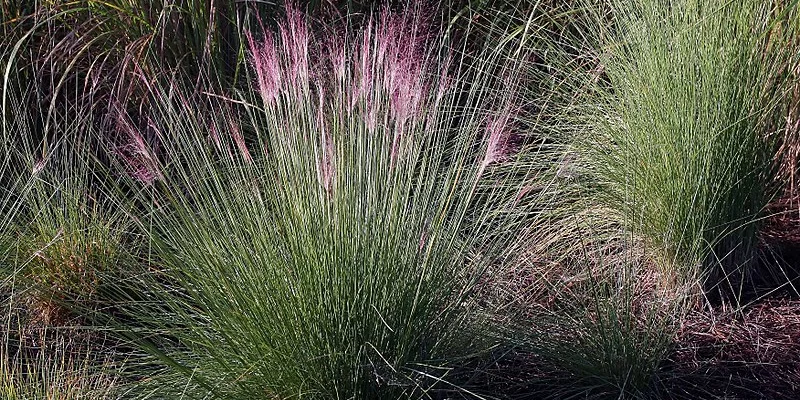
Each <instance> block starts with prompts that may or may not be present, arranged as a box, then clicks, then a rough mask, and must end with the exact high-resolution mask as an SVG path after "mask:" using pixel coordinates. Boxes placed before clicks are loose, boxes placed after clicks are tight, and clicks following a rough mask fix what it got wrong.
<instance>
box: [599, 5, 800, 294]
mask: <svg viewBox="0 0 800 400" xmlns="http://www.w3.org/2000/svg"><path fill="white" fill-rule="evenodd" d="M779 3H780V2H772V1H767V2H764V1H756V0H752V1H751V0H748V1H733V2H731V1H721V0H701V1H696V0H685V1H678V2H669V3H664V2H659V1H650V0H637V1H633V2H613V3H612V5H613V9H614V16H615V19H614V29H615V30H614V31H613V32H612V33H611V35H610V36H609V37H611V38H613V39H612V42H610V43H609V45H608V46H606V53H604V55H603V56H601V57H600V62H601V66H602V68H603V70H604V71H605V74H606V75H607V77H608V82H607V84H606V83H603V85H605V89H601V90H600V92H601V98H602V100H601V101H600V105H599V107H598V110H597V111H598V112H597V114H596V117H597V118H596V119H595V121H594V123H593V126H594V128H595V129H594V131H596V133H598V135H596V136H594V137H592V138H589V139H587V141H588V143H590V145H589V146H586V147H585V149H586V151H585V152H586V153H587V155H588V157H587V158H588V159H589V160H590V163H591V165H592V168H593V169H595V170H596V172H597V176H598V177H599V178H600V181H601V184H602V185H603V187H604V189H603V192H604V196H603V200H602V201H603V202H605V204H606V205H609V206H610V207H611V208H613V209H615V210H616V211H617V212H618V213H619V215H620V216H621V218H622V219H624V220H625V224H626V225H627V226H628V227H629V228H630V229H632V230H633V231H636V232H639V233H641V234H642V235H643V236H644V237H646V238H647V240H648V241H649V246H650V247H651V248H652V249H655V250H654V251H657V252H662V253H663V254H664V256H663V257H662V259H663V260H665V261H664V262H663V264H665V265H666V264H668V265H669V268H670V269H673V271H674V273H675V274H676V275H677V277H678V278H677V279H684V278H690V279H691V278H692V277H693V276H694V274H695V272H694V271H695V267H699V266H703V268H702V274H703V275H704V276H705V281H706V289H708V290H711V289H714V291H715V292H716V289H715V288H718V289H722V290H723V291H724V292H727V293H732V294H734V295H737V296H738V295H739V294H741V293H742V291H743V290H744V285H745V282H746V281H747V280H748V279H749V277H751V276H752V274H753V273H758V272H757V271H756V270H754V266H756V265H758V256H757V254H758V252H757V236H756V233H757V232H758V220H759V218H760V217H761V216H762V215H763V212H764V210H765V206H766V204H767V203H768V201H769V199H770V197H771V191H770V189H769V188H770V179H771V177H772V172H773V171H772V165H773V160H772V158H773V156H774V154H775V150H776V147H775V135H774V134H773V133H774V132H775V131H776V130H778V129H779V128H780V127H782V126H783V125H782V119H783V118H784V115H785V112H784V111H785V102H782V100H783V99H784V98H785V93H786V90H787V88H788V87H789V84H790V82H791V80H790V79H789V78H790V76H789V75H788V74H787V66H788V65H791V60H792V58H793V57H795V56H796V54H797V51H796V47H795V46H790V45H789V41H784V40H782V39H781V38H783V37H788V36H781V35H779V34H777V31H776V29H775V28H776V27H777V26H784V25H786V24H783V23H782V22H785V21H783V20H782V18H787V16H790V15H795V14H794V12H793V11H792V12H790V11H791V9H785V8H781V7H778V5H779ZM784 11H785V12H784ZM787 12H788V13H787ZM787 21H788V20H787ZM783 35H785V32H784V33H783Z"/></svg>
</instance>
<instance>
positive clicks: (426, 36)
mask: <svg viewBox="0 0 800 400" xmlns="http://www.w3.org/2000/svg"><path fill="white" fill-rule="evenodd" d="M420 15H421V14H420V12H419V11H407V12H406V13H404V14H395V13H391V12H388V11H384V12H381V13H378V14H374V15H372V16H368V17H366V18H365V21H363V22H362V25H361V26H362V28H360V29H353V30H348V31H347V32H346V33H344V34H340V35H338V36H337V35H332V34H326V32H324V31H320V30H319V29H312V27H311V23H310V22H309V19H308V17H307V16H305V15H303V14H302V13H300V12H299V11H297V10H296V9H294V8H291V7H289V8H288V9H287V15H286V18H285V19H284V20H282V21H281V22H280V23H279V24H278V29H277V30H276V31H275V32H267V33H265V34H264V35H263V37H260V36H258V35H256V34H252V35H250V36H249V37H248V46H249V50H250V54H251V55H250V57H251V64H252V77H251V81H252V83H253V87H250V88H246V89H244V90H243V91H242V92H241V94H240V95H239V96H236V97H237V98H236V99H230V98H228V99H224V98H223V97H225V96H216V95H214V96H200V95H197V94H194V95H189V94H187V93H188V91H187V90H184V89H182V88H181V87H180V85H177V84H176V85H172V86H167V85H155V86H153V91H154V98H156V100H157V101H156V102H155V104H157V107H156V108H154V109H153V113H152V120H153V126H155V127H157V131H158V134H157V135H156V137H155V139H154V141H157V142H158V145H157V146H155V145H152V144H150V146H149V147H148V148H149V149H150V150H147V149H141V151H140V152H147V153H148V154H147V156H146V157H145V158H146V159H148V160H155V161H157V162H156V163H155V164H152V165H150V167H149V168H151V169H153V171H150V172H149V173H148V176H154V177H157V179H155V180H152V181H149V182H146V183H141V182H140V184H142V187H144V189H143V190H142V191H141V194H142V195H145V194H147V195H149V196H150V197H147V196H143V197H142V203H143V204H145V203H144V202H145V201H148V200H149V202H150V207H151V212H150V213H148V214H147V215H146V216H144V217H142V219H141V221H142V225H143V227H147V228H148V229H151V232H152V235H151V236H152V240H153V250H154V259H153V262H154V267H158V268H159V269H160V270H161V271H162V272H160V273H158V274H156V275H151V277H156V278H157V279H158V283H155V284H153V283H152V282H150V283H148V282H145V284H146V285H147V286H148V287H150V288H151V289H152V290H151V292H152V293H151V294H148V295H146V296H144V298H148V299H151V300H153V302H149V301H148V302H142V301H138V302H134V301H131V302H130V304H128V306H127V308H128V311H127V312H128V313H129V314H130V315H134V316H135V319H136V321H138V322H136V323H137V324H138V325H137V326H139V327H142V326H144V327H148V328H150V329H148V330H146V332H147V333H145V334H142V335H133V334H129V335H133V336H132V337H131V339H132V340H134V341H136V342H138V343H140V344H141V345H142V348H143V349H145V350H147V352H148V353H149V354H150V356H151V358H150V361H147V359H142V360H141V365H142V368H146V367H147V366H148V365H150V366H149V367H147V368H153V369H146V370H145V371H151V372H152V371H158V372H159V373H158V374H155V378H156V379H154V380H153V381H152V382H153V384H154V385H155V386H152V387H150V389H151V390H153V391H154V393H158V396H159V397H171V396H178V395H180V396H183V398H206V397H208V396H212V397H215V398H230V399H243V398H351V399H369V398H375V399H385V398H409V397H410V398H415V397H425V396H426V395H431V391H432V390H438V389H444V390H448V389H449V390H453V389H454V387H453V386H452V384H453V383H452V382H450V384H448V373H449V368H450V367H451V366H452V365H451V364H450V363H451V362H450V361H447V360H448V359H450V360H452V357H454V356H466V355H468V354H470V352H472V351H475V346H473V344H474V343H473V342H472V337H471V335H469V332H470V328H471V326H470V325H469V322H470V321H471V320H472V319H473V318H472V316H471V315H470V313H469V311H470V307H471V303H472V299H471V296H470V294H471V291H472V288H473V287H474V285H475V284H476V282H477V280H478V279H479V278H480V277H481V274H482V273H483V271H484V270H485V267H486V266H487V265H488V264H489V263H491V262H492V261H493V260H497V259H499V258H500V257H502V256H503V251H504V249H505V247H504V246H505V244H506V243H508V242H509V239H510V238H509V236H510V235H511V230H509V229H507V227H508V226H509V225H510V224H511V222H512V221H514V220H515V219H516V217H517V216H518V215H519V214H521V210H517V209H515V208H514V205H515V199H516V198H517V195H518V193H519V192H520V189H521V185H522V183H523V181H524V177H525V175H526V174H525V171H526V170H527V168H529V166H527V165H528V164H525V165H522V164H520V165H517V164H516V160H518V159H519V154H521V153H522V152H524V151H530V150H531V149H530V148H527V147H526V140H525V138H524V135H522V133H521V132H522V130H521V129H520V127H519V126H517V125H516V123H515V115H514V114H513V113H509V110H511V111H513V110H516V109H518V108H517V107H516V104H515V102H516V98H515V96H514V94H515V93H514V87H515V85H516V84H517V82H518V80H519V79H518V77H516V76H515V75H514V73H515V72H514V71H515V69H514V68H506V67H503V65H504V64H503V63H501V59H500V56H499V54H501V53H500V52H499V51H498V52H496V53H493V52H488V51H487V52H486V54H484V56H483V57H481V58H473V57H472V55H468V54H463V53H462V51H463V49H457V48H455V47H451V46H450V44H449V43H447V42H446V41H444V39H439V38H437V36H436V35H434V34H433V32H432V31H431V26H432V25H430V24H428V23H427V22H426V21H424V20H423V19H422V18H421V17H420ZM353 26H357V24H353ZM327 29H335V28H327ZM332 38H336V39H332ZM476 60H477V61H476ZM468 61H469V62H471V63H472V64H470V68H467V67H466V63H467V62H468ZM227 97H232V96H227ZM201 103H202V104H205V106H203V107H200V106H198V105H197V104H201ZM206 106H208V107H210V109H213V110H215V112H214V113H210V114H205V113H198V112H197V110H198V109H201V108H206ZM142 143H144V142H142ZM156 148H157V149H158V151H156V150H155V149H156ZM501 167H502V169H503V171H505V172H503V173H500V172H499V169H500V168H501ZM123 169H124V170H126V171H129V170H131V168H130V167H128V166H123ZM478 198H480V201H479V202H478V201H477V200H476V199H478ZM156 304H157V305H156ZM149 362H152V363H154V364H148V363H149ZM144 386H147V385H146V383H145V385H144ZM144 386H140V387H139V389H140V390H141V388H142V387H144ZM442 386H444V387H442Z"/></svg>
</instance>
